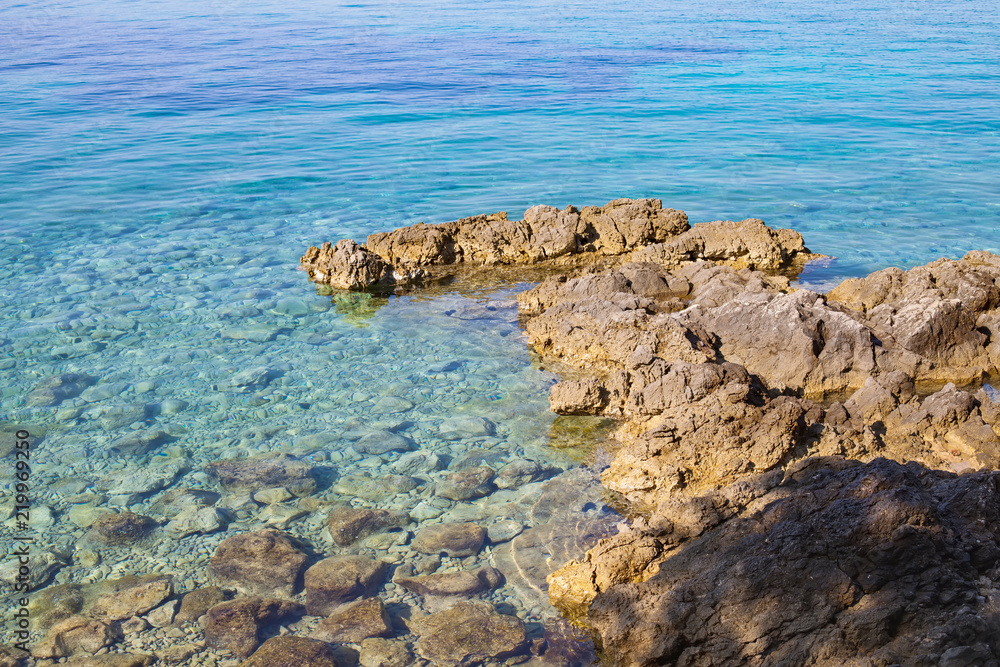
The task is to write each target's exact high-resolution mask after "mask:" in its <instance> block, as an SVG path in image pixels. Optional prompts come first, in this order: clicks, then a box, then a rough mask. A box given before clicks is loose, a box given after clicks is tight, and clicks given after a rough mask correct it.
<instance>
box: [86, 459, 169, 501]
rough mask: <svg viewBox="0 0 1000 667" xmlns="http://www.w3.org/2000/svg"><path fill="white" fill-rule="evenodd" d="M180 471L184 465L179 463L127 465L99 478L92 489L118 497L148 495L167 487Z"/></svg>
mask: <svg viewBox="0 0 1000 667" xmlns="http://www.w3.org/2000/svg"><path fill="white" fill-rule="evenodd" d="M182 470H184V465H183V464H181V463H164V464H162V465H148V466H140V465H128V466H126V467H125V468H122V469H120V470H115V471H113V472H110V473H108V474H107V475H105V476H103V477H101V478H100V479H99V480H97V481H96V482H95V483H94V488H96V489H97V490H98V491H105V492H108V493H112V494H114V495H120V496H127V495H132V494H142V493H150V492H153V491H159V490H160V489H162V488H163V487H165V486H168V485H169V484H170V483H171V482H173V481H174V479H175V478H176V477H177V475H178V474H179V473H180V472H181V471H182Z"/></svg>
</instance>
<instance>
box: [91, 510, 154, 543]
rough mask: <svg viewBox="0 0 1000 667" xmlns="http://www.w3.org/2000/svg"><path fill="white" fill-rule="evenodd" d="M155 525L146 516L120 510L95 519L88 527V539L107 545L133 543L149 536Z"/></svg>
mask: <svg viewBox="0 0 1000 667" xmlns="http://www.w3.org/2000/svg"><path fill="white" fill-rule="evenodd" d="M155 527H156V521H155V520H153V519H152V518H150V517H148V516H142V515H141V514H134V513H132V512H122V513H121V514H108V515H105V516H102V517H101V518H100V519H98V520H97V521H95V522H94V523H93V524H92V525H91V527H90V533H89V536H90V539H92V540H97V541H98V542H102V543H104V544H107V545H111V546H117V545H125V544H135V543H136V542H139V541H140V540H142V539H144V538H146V537H148V536H149V534H150V533H151V532H152V531H153V528H155Z"/></svg>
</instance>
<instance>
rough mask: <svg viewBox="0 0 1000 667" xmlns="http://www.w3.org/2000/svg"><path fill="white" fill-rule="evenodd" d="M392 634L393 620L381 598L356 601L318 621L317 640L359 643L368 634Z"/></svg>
mask: <svg viewBox="0 0 1000 667" xmlns="http://www.w3.org/2000/svg"><path fill="white" fill-rule="evenodd" d="M391 634H392V621H391V620H390V619H389V614H388V613H387V612H386V610H385V605H384V604H382V600H380V599H378V598H366V599H364V600H357V601H356V602H351V603H348V604H345V605H342V606H341V607H338V608H337V609H335V610H334V611H333V612H332V613H331V614H330V615H329V616H327V617H326V618H324V619H323V620H322V621H320V622H319V627H318V628H316V630H315V632H313V634H312V637H313V638H314V639H320V640H322V641H325V642H340V643H344V642H352V643H357V642H360V641H362V640H364V639H367V638H369V637H386V636H388V635H391Z"/></svg>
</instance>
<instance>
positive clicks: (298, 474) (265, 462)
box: [205, 454, 316, 496]
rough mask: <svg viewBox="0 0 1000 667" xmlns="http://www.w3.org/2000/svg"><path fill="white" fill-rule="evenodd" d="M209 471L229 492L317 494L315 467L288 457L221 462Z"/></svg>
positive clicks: (266, 456)
mask: <svg viewBox="0 0 1000 667" xmlns="http://www.w3.org/2000/svg"><path fill="white" fill-rule="evenodd" d="M205 470H206V471H207V472H208V473H209V474H210V475H212V476H213V477H216V478H217V479H218V480H219V484H221V485H222V488H223V489H226V490H227V491H236V492H239V491H257V490H259V489H269V488H273V487H279V486H280V487H283V488H285V489H288V490H289V491H290V492H291V493H293V494H295V495H299V496H305V495H309V494H310V493H312V492H313V491H315V490H316V480H315V479H314V478H313V476H312V465H311V464H309V463H308V462H306V461H302V460H300V459H298V458H297V457H294V456H290V455H288V454H278V455H271V454H265V455H263V456H256V457H251V458H241V459H231V460H227V461H218V462H215V463H210V464H208V465H207V466H205Z"/></svg>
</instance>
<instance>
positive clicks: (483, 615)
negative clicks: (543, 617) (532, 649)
mask: <svg viewBox="0 0 1000 667" xmlns="http://www.w3.org/2000/svg"><path fill="white" fill-rule="evenodd" d="M413 627H414V630H415V632H416V633H417V635H418V636H419V639H417V643H416V650H417V654H418V655H420V657H422V658H424V659H425V660H430V661H431V662H433V663H434V664H436V665H442V666H444V667H457V666H458V665H473V664H478V663H480V662H484V661H486V660H503V659H505V658H508V657H511V656H515V655H518V654H519V653H522V652H524V650H525V649H526V648H527V638H526V636H525V629H524V623H522V622H521V621H520V620H519V619H518V618H516V617H514V616H505V615H503V614H498V613H497V612H496V610H495V609H494V608H493V606H492V605H490V604H488V603H486V602H459V603H457V604H456V605H455V606H454V607H452V608H451V609H446V610H445V611H439V612H437V613H434V614H430V615H428V616H425V617H423V618H421V619H418V620H416V621H414V622H413Z"/></svg>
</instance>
